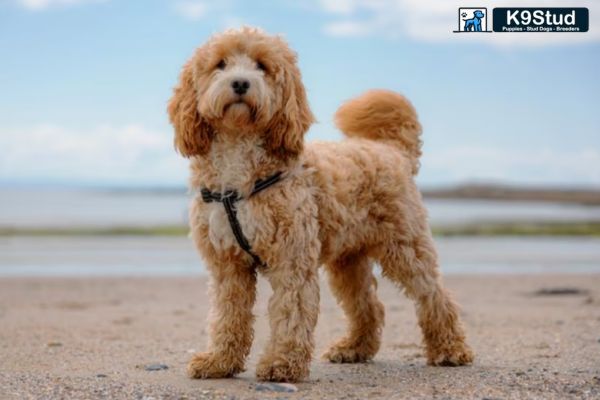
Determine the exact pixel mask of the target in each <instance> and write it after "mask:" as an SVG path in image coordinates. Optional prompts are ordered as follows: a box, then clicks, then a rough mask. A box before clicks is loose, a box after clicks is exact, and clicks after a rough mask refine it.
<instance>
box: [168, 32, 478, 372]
mask: <svg viewBox="0 0 600 400" xmlns="http://www.w3.org/2000/svg"><path fill="white" fill-rule="evenodd" d="M168 111H169V116H170V119H171V122H172V124H173V126H174V128H175V146H176V148H177V149H178V151H179V152H180V153H181V154H182V155H184V156H185V157H189V158H190V161H191V180H190V183H191V187H192V189H194V190H199V189H202V191H201V192H202V196H201V197H200V196H198V197H196V199H194V200H193V201H192V204H191V209H190V225H191V232H192V237H193V239H194V242H195V244H196V246H197V247H198V249H199V252H200V253H201V255H202V256H203V258H204V260H205V261H206V264H207V266H208V269H209V271H210V274H211V278H212V280H211V292H212V296H213V297H212V313H211V324H210V339H211V340H210V345H209V350H208V352H206V353H199V354H196V355H195V356H194V357H193V359H192V360H191V361H190V363H189V365H188V372H189V375H190V376H191V377H192V378H222V377H230V376H233V375H235V374H237V373H239V372H241V371H243V370H244V362H245V359H246V357H247V355H248V353H249V351H250V346H251V343H252V338H253V327H252V324H253V321H254V316H253V314H252V307H253V304H254V300H255V296H256V289H255V286H256V275H257V273H261V274H263V275H264V276H265V277H266V279H267V280H268V281H269V282H270V284H271V286H272V288H273V295H272V297H271V299H270V301H269V316H270V328H271V336H270V341H269V343H268V345H267V346H266V349H265V352H264V354H263V355H262V357H261V359H260V361H259V364H258V367H257V371H256V374H257V377H258V379H260V380H272V381H292V382H293V381H299V380H302V379H303V378H306V377H307V376H308V374H309V367H310V361H311V358H312V353H313V349H314V339H313V330H314V328H315V325H316V323H317V316H318V313H319V284H318V280H319V279H318V268H319V266H320V265H324V266H325V270H326V271H327V274H328V276H329V282H330V285H331V289H332V291H333V293H334V295H335V296H336V297H337V299H338V301H339V303H340V304H341V306H342V307H343V309H344V311H345V313H346V316H347V318H348V320H349V329H348V332H347V334H346V335H345V336H344V337H343V338H341V339H340V340H339V341H337V342H336V343H334V344H333V345H332V346H331V348H330V349H329V351H327V353H326V354H325V357H326V358H327V359H329V360H330V361H331V362H335V363H352V362H364V361H367V360H370V359H372V358H373V356H375V354H376V353H377V351H378V350H379V346H380V343H381V332H382V327H383V320H384V309H383V305H382V304H381V303H380V302H379V300H378V299H377V295H376V281H375V277H374V276H373V271H372V270H373V264H374V263H379V264H380V265H381V267H382V270H383V275H384V276H385V277H387V278H388V279H390V280H392V281H393V282H394V283H396V284H397V285H398V286H401V287H402V288H404V289H405V292H406V294H407V295H408V296H409V297H410V298H411V299H413V300H414V301H415V302H416V309H417V314H418V319H419V325H420V326H421V328H422V330H423V335H424V341H425V346H426V349H427V360H428V362H429V364H431V365H463V364H467V363H470V362H471V361H472V359H473V355H472V352H471V350H470V349H469V347H468V346H467V344H466V343H465V333H464V330H463V327H462V325H461V322H460V318H459V313H458V310H457V306H456V304H455V303H454V302H453V301H452V299H451V298H450V296H449V295H448V293H447V292H446V291H445V290H444V288H443V287H442V283H441V279H440V273H439V270H438V261H437V256H436V252H435V248H434V244H433V242H432V238H431V234H430V230H429V227H428V225H427V218H426V211H425V208H424V206H423V203H422V201H421V195H420V193H419V191H418V190H417V187H416V185H415V182H414V180H413V176H414V175H415V174H416V173H417V171H418V169H419V156H420V154H421V150H420V147H421V141H420V138H419V137H420V134H421V126H420V125H419V122H418V120H417V116H416V113H415V110H414V109H413V107H412V106H411V104H410V103H409V102H408V101H407V100H406V99H405V98H404V97H402V96H400V95H398V94H395V93H393V92H389V91H383V90H374V91H370V92H368V93H366V94H364V95H363V96H361V97H359V98H357V99H354V100H351V101H349V102H348V103H346V104H344V105H343V106H342V107H341V108H340V109H339V110H338V112H337V114H336V122H337V125H338V126H339V128H340V129H341V130H342V131H343V132H344V133H345V134H346V135H347V136H348V138H347V139H346V140H344V141H342V142H340V143H327V142H318V143H311V144H305V143H304V142H303V135H304V133H305V132H306V131H307V130H308V128H309V127H310V125H311V124H312V123H313V122H314V117H313V114H312V112H311V110H310V108H309V105H308V102H307V98H306V93H305V90H304V87H303V85H302V82H301V78H300V71H299V70H298V66H297V65H296V54H295V53H294V52H293V51H292V50H290V49H289V47H288V46H287V44H286V42H285V41H284V40H283V39H281V38H280V37H274V36H269V35H267V34H265V33H264V32H262V31H261V30H258V29H254V28H248V27H246V28H241V29H239V30H229V31H226V32H225V33H222V34H219V35H216V36H213V37H212V38H210V39H209V40H208V42H207V43H206V44H204V45H203V46H202V47H200V48H199V49H197V50H196V52H195V53H194V55H193V56H192V58H191V59H190V60H189V61H188V62H187V63H186V64H185V66H184V67H183V70H182V73H181V76H180V82H179V84H178V85H177V87H176V88H175V90H174V94H173V97H172V98H171V100H170V103H169V107H168Z"/></svg>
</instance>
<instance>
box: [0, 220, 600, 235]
mask: <svg viewBox="0 0 600 400" xmlns="http://www.w3.org/2000/svg"><path fill="white" fill-rule="evenodd" d="M432 232H433V234H434V236H594V237H597V236H600V221H589V222H537V221H532V222H522V221H518V222H482V223H477V224H475V223H471V224H465V225H460V224H459V225H446V226H434V227H433V228H432ZM188 234H189V228H188V227H187V226H186V225H158V226H113V227H40V228H35V227H26V228H22V227H0V237H11V236H186V235H188Z"/></svg>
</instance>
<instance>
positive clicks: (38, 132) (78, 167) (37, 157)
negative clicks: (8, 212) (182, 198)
mask: <svg viewBox="0 0 600 400" xmlns="http://www.w3.org/2000/svg"><path fill="white" fill-rule="evenodd" d="M186 165H187V162H186V161H185V160H184V159H183V158H182V157H181V156H179V155H177V154H176V153H175V150H174V148H173V140H172V134H171V133H170V132H168V133H165V132H157V131H153V130H148V129H146V128H144V127H143V126H141V125H134V124H132V125H126V126H109V125H106V126H100V127H93V128H90V129H86V130H74V129H68V128H64V127H61V126H57V125H39V126H34V127H31V128H21V129H14V130H8V131H7V130H4V131H3V132H2V133H1V134H0V179H1V180H7V181H15V180H40V179H49V180H54V181H71V182H85V181H89V182H110V183H120V182H139V183H163V184H181V183H183V181H184V179H185V177H186V176H187V171H186Z"/></svg>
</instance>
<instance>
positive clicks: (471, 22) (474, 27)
mask: <svg viewBox="0 0 600 400" xmlns="http://www.w3.org/2000/svg"><path fill="white" fill-rule="evenodd" d="M483 17H484V14H483V11H481V10H475V11H473V18H471V19H463V21H465V31H474V32H481V18H483Z"/></svg>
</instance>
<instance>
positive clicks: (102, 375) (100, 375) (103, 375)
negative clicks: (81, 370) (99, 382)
mask: <svg viewBox="0 0 600 400" xmlns="http://www.w3.org/2000/svg"><path fill="white" fill-rule="evenodd" d="M106 377H108V375H106V374H96V378H106Z"/></svg>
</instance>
